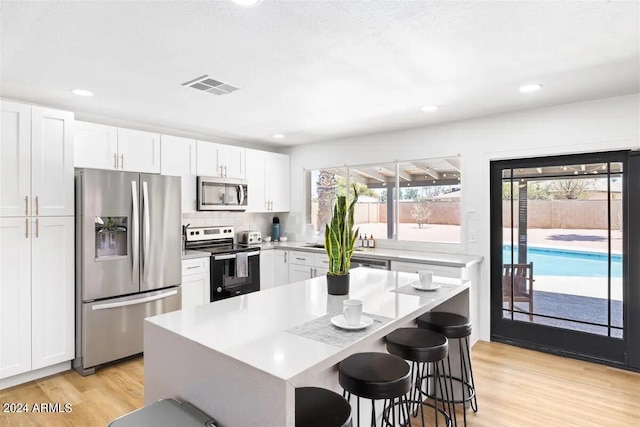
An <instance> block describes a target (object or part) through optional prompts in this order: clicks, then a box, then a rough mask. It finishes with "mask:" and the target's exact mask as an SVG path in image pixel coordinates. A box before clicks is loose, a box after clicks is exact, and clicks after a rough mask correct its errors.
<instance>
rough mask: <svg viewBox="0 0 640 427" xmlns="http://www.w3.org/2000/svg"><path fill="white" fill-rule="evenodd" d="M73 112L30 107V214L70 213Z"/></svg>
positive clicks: (61, 214)
mask: <svg viewBox="0 0 640 427" xmlns="http://www.w3.org/2000/svg"><path fill="white" fill-rule="evenodd" d="M73 127H74V121H73V113H70V112H67V111H58V110H52V109H49V108H41V107H33V109H32V111H31V198H32V207H31V214H32V215H36V216H68V215H73V212H74V206H73V188H74V186H73Z"/></svg>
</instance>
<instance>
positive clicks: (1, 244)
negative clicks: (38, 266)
mask: <svg viewBox="0 0 640 427" xmlns="http://www.w3.org/2000/svg"><path fill="white" fill-rule="evenodd" d="M27 227H29V219H28V218H0V378H7V377H11V376H13V375H18V374H21V373H23V372H27V371H30V370H31V239H30V238H29V237H28V234H27Z"/></svg>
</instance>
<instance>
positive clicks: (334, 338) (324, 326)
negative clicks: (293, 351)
mask: <svg viewBox="0 0 640 427" xmlns="http://www.w3.org/2000/svg"><path fill="white" fill-rule="evenodd" d="M338 314H341V313H332V314H327V315H324V316H322V317H318V318H317V319H313V320H310V321H308V322H305V323H303V324H302V325H299V326H295V327H293V328H291V329H287V330H286V332H289V333H290V334H294V335H300V336H302V337H305V338H309V339H312V340H315V341H320V342H323V343H325V344H329V345H333V346H336V347H342V348H343V347H346V346H348V345H349V344H351V343H353V342H355V341H358V340H359V339H360V338H364V337H366V336H367V335H369V334H370V333H371V332H373V331H375V330H377V329H379V328H380V327H382V325H384V324H385V323H387V322H389V321H391V320H392V319H391V318H389V317H384V316H378V315H376V314H371V313H362V315H363V316H367V317H370V318H372V319H373V324H372V325H371V326H368V327H366V328H364V329H360V330H357V331H349V330H345V329H340V328H338V327H337V326H334V325H333V323H331V318H332V317H333V316H336V315H338Z"/></svg>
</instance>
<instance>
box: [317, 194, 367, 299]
mask: <svg viewBox="0 0 640 427" xmlns="http://www.w3.org/2000/svg"><path fill="white" fill-rule="evenodd" d="M353 192H354V194H355V196H354V198H353V200H351V203H349V205H348V206H347V197H346V196H338V198H337V201H336V204H335V206H334V207H333V217H332V218H331V222H330V223H329V224H327V225H326V226H325V230H324V249H325V251H326V252H327V255H328V256H329V272H328V273H327V291H328V292H329V294H331V295H347V294H348V293H349V268H350V267H351V256H352V255H353V247H354V245H355V242H356V238H357V236H358V230H359V229H356V230H355V231H354V230H353V214H354V210H355V204H356V202H357V201H358V192H357V191H356V187H355V185H354V186H353Z"/></svg>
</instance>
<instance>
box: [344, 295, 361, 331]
mask: <svg viewBox="0 0 640 427" xmlns="http://www.w3.org/2000/svg"><path fill="white" fill-rule="evenodd" d="M342 314H343V315H344V319H345V320H346V321H347V325H349V326H358V325H359V324H360V318H361V317H362V301H360V300H359V299H347V300H344V301H343V302H342Z"/></svg>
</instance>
